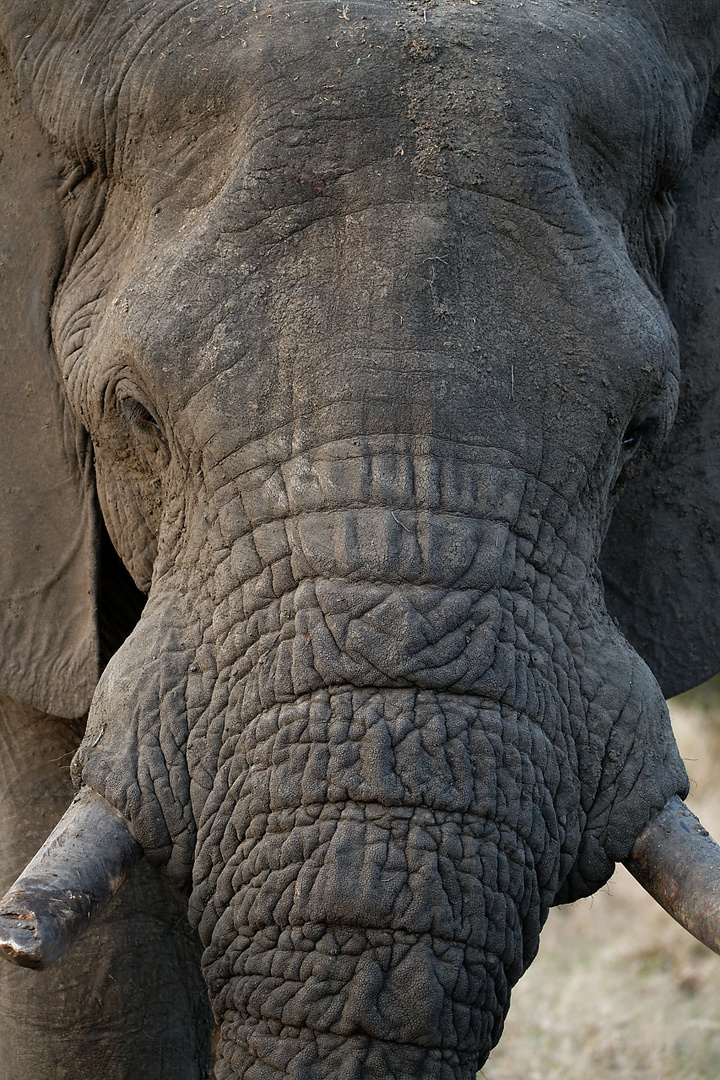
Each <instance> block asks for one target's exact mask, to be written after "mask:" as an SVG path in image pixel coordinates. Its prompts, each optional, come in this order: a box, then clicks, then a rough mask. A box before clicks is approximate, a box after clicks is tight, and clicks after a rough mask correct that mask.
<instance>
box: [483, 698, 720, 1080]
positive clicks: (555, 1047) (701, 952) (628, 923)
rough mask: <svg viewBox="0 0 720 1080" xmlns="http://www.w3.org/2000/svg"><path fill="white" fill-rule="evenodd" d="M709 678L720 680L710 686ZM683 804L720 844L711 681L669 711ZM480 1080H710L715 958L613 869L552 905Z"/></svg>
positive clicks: (719, 986) (719, 991)
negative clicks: (605, 878) (573, 899)
mask: <svg viewBox="0 0 720 1080" xmlns="http://www.w3.org/2000/svg"><path fill="white" fill-rule="evenodd" d="M719 678H720V677H719ZM670 711H671V715H672V718H673V725H674V727H675V733H676V736H677V740H678V745H679V746H680V752H681V753H682V755H683V757H684V758H685V762H686V764H687V769H688V773H689V774H690V778H691V794H690V798H689V799H688V805H689V806H690V807H691V809H692V810H693V811H694V812H695V813H696V814H697V815H698V817H700V819H701V820H702V822H703V824H704V825H705V826H706V827H707V828H708V829H709V830H710V831H711V832H712V833H713V835H714V836H715V837H716V838H717V839H718V840H720V682H719V681H718V679H716V680H713V681H712V682H711V683H706V684H705V686H704V687H701V688H699V689H698V690H694V691H692V692H691V693H689V694H684V695H683V696H682V697H679V698H675V699H674V700H673V701H672V702H671V703H670ZM478 1078H479V1080H631V1078H632V1080H640V1078H648V1080H719V1078H720V956H715V955H714V954H713V953H711V952H710V951H709V950H708V949H706V948H705V947H704V946H703V945H700V944H699V943H698V942H696V941H695V940H694V939H693V938H692V937H690V935H689V934H687V933H686V932H685V931H684V930H682V929H681V927H679V926H678V925H677V924H676V923H675V922H674V921H673V920H672V919H671V918H670V916H669V915H666V914H665V912H664V911H662V910H661V909H660V908H659V907H658V906H657V905H656V904H655V903H654V901H652V900H651V899H650V897H649V896H648V895H647V894H646V893H645V892H644V891H643V890H642V889H641V888H640V886H639V885H638V884H637V883H636V882H635V881H634V879H633V878H631V877H630V875H629V874H628V873H627V871H626V870H625V869H623V868H622V867H620V868H619V869H618V870H617V871H616V873H615V876H614V877H613V879H612V881H611V882H610V883H609V885H607V886H606V887H605V889H604V890H602V891H601V892H600V893H598V894H596V895H595V896H594V897H591V898H590V899H589V900H583V901H579V902H578V903H576V904H572V905H569V906H568V907H564V908H555V909H553V911H551V913H550V918H549V919H548V922H547V924H546V926H545V929H544V931H543V934H542V937H541V940H540V952H539V955H538V958H537V960H536V961H535V963H534V964H533V965H532V967H531V968H530V970H529V971H528V973H527V974H526V975H525V977H524V978H523V979H522V981H521V982H520V983H519V985H518V986H517V987H516V988H515V991H514V993H513V1003H512V1006H511V1008H510V1014H509V1016H508V1019H507V1022H506V1025H505V1034H504V1035H503V1038H502V1041H501V1042H500V1044H499V1046H498V1048H497V1049H496V1050H495V1051H494V1053H493V1054H492V1056H491V1057H490V1060H489V1061H488V1063H487V1065H486V1066H485V1068H484V1069H483V1070H482V1072H480V1073H479V1074H478Z"/></svg>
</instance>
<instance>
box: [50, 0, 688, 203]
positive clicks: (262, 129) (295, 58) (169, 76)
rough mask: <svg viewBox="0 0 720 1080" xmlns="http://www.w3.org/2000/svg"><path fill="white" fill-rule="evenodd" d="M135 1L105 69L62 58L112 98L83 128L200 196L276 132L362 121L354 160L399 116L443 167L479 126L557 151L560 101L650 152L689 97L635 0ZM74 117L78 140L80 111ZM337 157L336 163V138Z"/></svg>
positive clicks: (92, 147)
mask: <svg viewBox="0 0 720 1080" xmlns="http://www.w3.org/2000/svg"><path fill="white" fill-rule="evenodd" d="M121 8H122V11H121V10H120V9H121ZM130 8H131V9H133V8H134V9H136V10H134V11H131V12H130V13H129V14H128V12H127V11H126V5H121V4H110V5H108V6H107V8H106V9H105V11H104V12H103V13H102V14H101V15H100V16H99V17H98V19H97V20H96V23H95V26H94V29H93V31H92V32H91V35H90V38H89V41H88V45H87V48H88V50H89V55H90V59H89V60H88V59H87V56H86V54H85V52H84V51H82V53H80V51H79V52H78V55H77V56H68V55H67V50H66V49H65V50H62V49H60V48H58V49H57V51H56V53H55V54H54V55H55V57H56V59H55V62H56V63H57V64H58V65H60V64H62V65H63V72H64V73H66V72H67V71H72V72H75V75H76V77H77V78H76V81H77V82H78V92H79V94H80V95H81V96H82V97H83V98H87V96H88V95H92V96H93V97H94V98H95V99H96V100H95V102H94V104H93V105H92V106H91V105H90V103H89V102H88V103H87V106H88V107H87V108H86V109H83V110H81V120H80V124H81V126H82V125H84V124H90V125H96V127H93V128H92V130H88V131H87V133H86V143H87V152H88V153H90V155H91V156H93V155H95V156H97V154H98V153H99V154H100V155H101V157H104V158H105V160H104V161H102V162H101V164H102V165H104V167H105V169H106V170H107V171H108V172H113V171H118V170H120V171H122V172H123V174H124V175H126V176H127V177H131V178H132V177H135V178H137V177H138V176H139V175H141V176H143V178H144V179H145V180H146V181H147V182H148V183H150V182H152V184H154V185H155V186H156V187H157V188H161V187H162V184H163V180H164V181H165V182H166V184H167V185H168V189H169V190H176V189H177V186H178V181H179V180H180V181H182V180H184V179H185V177H186V176H187V175H189V174H192V183H193V185H195V187H194V193H195V197H196V198H197V197H200V195H199V189H200V188H202V185H203V183H204V184H205V185H206V187H205V189H204V196H205V197H207V194H208V187H207V185H209V187H210V188H212V187H213V185H214V186H215V187H217V185H218V184H221V183H222V177H223V175H224V170H223V162H222V161H219V160H218V161H216V162H215V167H214V168H212V169H208V168H207V167H206V165H207V154H208V153H210V152H213V151H214V152H216V153H218V152H219V153H221V154H222V155H223V157H224V158H225V164H227V159H228V155H230V157H232V155H233V154H234V153H237V151H238V147H240V146H242V148H243V151H244V152H246V151H247V148H248V144H250V145H255V146H256V147H257V146H260V147H261V149H260V155H261V156H262V154H263V153H264V149H265V147H264V145H263V144H264V143H265V141H266V139H267V137H268V133H269V132H272V130H273V128H274V129H275V130H278V129H279V130H282V131H283V132H284V133H285V134H286V135H289V134H290V133H291V132H295V131H297V130H298V129H303V128H304V129H305V136H304V138H306V139H308V140H309V142H310V143H312V138H311V134H312V129H313V128H317V125H318V123H321V122H325V121H328V120H330V121H335V122H336V123H337V127H338V132H340V133H342V132H343V124H342V121H343V120H347V119H350V118H352V119H353V122H357V119H358V117H361V116H362V115H363V114H364V115H365V116H366V117H367V118H369V119H371V120H373V121H374V122H375V126H374V129H373V132H372V133H371V130H370V127H368V129H367V130H366V131H363V132H362V138H360V139H358V138H357V137H356V138H355V139H354V140H351V141H350V142H349V143H346V145H345V146H344V147H343V148H342V149H343V155H344V156H345V157H347V156H348V155H350V156H352V155H353V154H354V153H358V152H359V153H362V152H364V151H365V150H366V149H370V150H372V149H373V147H372V143H373V141H375V143H376V144H377V145H376V146H375V150H377V148H378V145H380V144H385V143H388V142H392V141H393V139H395V137H396V135H397V132H395V131H393V121H395V122H401V123H402V125H403V126H404V129H405V135H406V138H407V139H408V140H411V141H412V142H413V143H414V147H413V152H414V153H416V154H419V155H420V158H421V160H422V161H423V162H424V163H425V165H426V166H427V164H428V163H429V162H430V161H431V160H432V159H433V158H434V157H436V156H437V155H438V153H439V152H440V151H442V150H443V149H445V150H449V151H450V152H451V153H452V152H453V151H454V152H463V153H467V152H468V151H475V152H477V151H478V150H479V147H472V146H468V145H462V142H463V141H464V142H466V143H467V141H468V140H469V139H470V138H471V136H472V134H473V133H476V134H481V137H482V139H484V140H485V139H488V138H492V137H494V136H497V135H499V134H501V133H505V134H506V135H507V133H508V132H511V133H512V132H515V133H520V132H521V133H522V134H523V135H524V136H525V137H528V136H529V137H531V138H532V137H533V133H534V135H535V136H536V137H541V138H542V141H543V142H544V143H545V144H547V136H548V134H549V131H550V128H552V127H553V125H555V126H556V125H557V115H556V109H557V108H560V109H561V110H563V111H564V112H567V111H568V110H569V111H570V112H573V111H580V112H582V111H583V110H585V111H592V112H593V113H594V115H595V122H596V124H597V125H598V126H599V127H601V128H602V129H603V135H604V141H605V142H610V143H611V144H612V143H615V145H613V146H611V149H612V151H613V153H615V154H617V153H620V154H622V153H623V152H625V151H626V150H627V148H628V147H630V148H631V150H632V151H634V152H639V151H640V149H641V148H642V147H647V145H648V143H649V142H652V139H651V138H649V135H652V132H651V131H649V128H652V127H653V123H652V122H649V121H652V118H656V117H657V114H658V111H659V110H660V108H661V107H662V106H663V105H666V106H667V104H668V101H671V100H672V98H673V95H674V96H676V97H677V96H678V94H677V91H678V85H676V84H675V83H674V82H673V80H672V78H671V76H670V75H669V74H668V73H667V70H666V71H665V73H664V74H662V75H658V72H659V70H660V68H661V67H662V64H663V59H664V62H665V64H664V66H665V69H668V68H669V65H668V64H667V57H663V54H662V50H661V48H660V46H659V44H658V42H657V41H656V40H655V39H654V38H653V36H652V33H650V32H648V27H647V26H646V25H644V24H643V22H642V18H641V14H640V12H638V13H636V15H635V17H633V12H632V8H630V10H628V8H627V7H626V6H625V5H623V8H622V11H620V12H617V11H615V10H603V9H600V8H599V7H598V5H597V4H595V3H590V2H582V3H578V4H573V5H568V4H566V3H562V2H560V0H541V2H538V3H535V4H532V5H508V4H497V3H491V4H486V3H482V4H479V3H472V2H469V0H468V2H465V0H462V2H461V0H442V2H441V3H439V4H437V5H434V6H432V7H429V6H428V7H426V8H424V9H422V10H417V11H416V10H414V9H413V8H411V7H408V5H406V4H405V3H400V2H399V0H382V2H380V0H354V2H353V3H349V4H338V3H337V2H336V0H329V2H327V0H288V2H278V0H260V2H258V3H254V4H253V5H252V6H251V5H250V4H228V5H217V4H215V3H208V2H206V0H199V2H197V3H193V4H183V5H181V6H179V7H178V6H176V5H168V6H167V7H165V6H163V10H162V11H160V12H158V11H157V9H156V7H155V5H147V4H142V5H141V4H139V3H137V0H136V2H135V3H132V4H131V5H130ZM646 17H647V16H646ZM110 43H112V47H111V46H110ZM91 46H92V49H91ZM75 69H77V70H75ZM67 77H68V76H67V74H65V78H66V79H67ZM675 82H677V79H676V81H675ZM72 97H73V95H68V99H69V100H70V99H72ZM679 97H680V98H682V97H683V93H682V88H681V87H680V94H679ZM98 98H99V99H101V100H100V101H98V100H97V99H98ZM630 106H632V107H630ZM65 112H67V115H64V114H65ZM59 120H60V122H61V125H62V126H65V125H67V127H68V129H69V132H72V135H73V139H72V140H70V145H72V144H73V141H74V140H75V139H76V137H77V134H78V127H77V105H76V103H74V104H73V110H72V115H70V110H69V108H68V106H64V107H63V115H61V116H60V117H59ZM378 121H380V123H378ZM98 125H99V127H97V126H98ZM96 128H97V129H96ZM99 128H104V130H103V131H101V130H99ZM59 134H60V133H59ZM61 137H62V136H61ZM339 137H340V138H343V135H342V134H340V135H339ZM327 138H328V131H327V126H326V125H325V127H324V129H323V132H322V139H321V142H323V140H327ZM448 139H449V141H450V145H449V146H447V145H444V144H445V143H446V142H447V141H448ZM453 140H456V141H457V140H459V144H458V145H457V146H456V145H455V144H454V142H453ZM326 148H327V150H328V152H329V157H331V158H335V159H337V158H338V153H337V148H335V147H333V146H332V143H331V144H329V145H327V144H326ZM407 149H409V147H408V148H406V152H407ZM276 150H277V147H275V151H276ZM523 156H527V146H526V147H525V153H524V155H523ZM163 162H164V164H163ZM170 165H172V168H169V167H167V166H170ZM203 165H205V167H203ZM266 165H268V167H271V166H270V163H269V162H267V161H266ZM163 174H164V175H163Z"/></svg>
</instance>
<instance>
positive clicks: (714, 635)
mask: <svg viewBox="0 0 720 1080" xmlns="http://www.w3.org/2000/svg"><path fill="white" fill-rule="evenodd" d="M695 143H696V146H695V155H694V158H693V161H692V163H691V167H690V169H689V170H688V173H687V174H686V176H685V178H684V180H683V182H682V185H681V187H680V189H679V190H678V192H677V202H678V213H677V222H676V227H675V231H674V233H673V237H672V239H671V242H670V247H669V250H668V251H667V254H666V259H665V266H664V271H663V276H664V292H665V298H666V302H667V305H668V309H669V311H670V315H671V317H672V319H673V322H674V324H675V326H676V327H677V331H678V336H679V340H680V354H681V370H682V374H681V386H680V405H679V409H678V415H677V419H676V421H675V424H674V426H673V428H672V430H671V432H670V435H669V437H668V440H667V442H666V443H665V444H664V445H663V446H662V447H661V448H660V450H659V452H658V454H657V455H656V457H655V459H654V460H651V461H650V462H649V463H648V465H647V466H646V467H645V470H644V472H643V473H642V474H641V475H640V476H638V477H636V478H635V479H634V480H633V481H632V482H631V483H630V484H629V485H628V487H627V488H626V489H625V491H624V492H623V494H622V496H621V498H620V500H619V502H618V505H617V507H616V509H615V512H614V514H613V518H612V522H611V524H610V529H609V532H608V535H607V538H606V541H605V545H604V548H603V552H602V556H601V567H602V573H603V578H604V580H605V595H606V600H607V606H608V610H609V612H610V614H611V615H613V616H614V617H615V619H616V621H617V622H618V624H619V625H620V628H621V629H622V631H623V633H624V634H625V635H626V637H627V638H628V640H629V641H630V643H631V644H632V645H633V646H634V647H635V649H636V650H637V651H638V652H639V653H640V655H641V656H642V657H643V658H644V659H645V660H646V661H647V663H648V665H649V666H650V668H651V670H652V671H653V673H654V674H655V676H656V678H657V680H658V682H659V683H660V685H661V687H662V689H663V691H664V693H665V696H666V697H672V696H673V695H675V694H679V693H682V692H683V691H684V690H688V689H690V688H691V687H692V686H696V685H697V684H698V683H701V682H704V681H705V680H706V679H709V678H710V677H711V676H713V675H715V674H717V673H718V672H719V671H720V80H719V79H718V78H717V77H716V79H715V83H714V88H713V90H712V92H711V95H710V98H709V100H708V104H707V107H706V109H705V113H704V116H703V120H702V122H701V124H700V126H699V128H698V130H697V131H696V137H695Z"/></svg>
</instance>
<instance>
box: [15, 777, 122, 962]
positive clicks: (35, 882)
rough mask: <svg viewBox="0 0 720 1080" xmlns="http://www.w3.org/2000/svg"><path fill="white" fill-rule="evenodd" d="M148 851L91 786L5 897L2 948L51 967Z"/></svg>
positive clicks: (18, 958)
mask: <svg viewBox="0 0 720 1080" xmlns="http://www.w3.org/2000/svg"><path fill="white" fill-rule="evenodd" d="M141 854H142V851H141V848H140V845H139V844H138V842H137V841H136V839H135V837H134V836H133V834H132V832H131V830H130V825H129V824H128V822H127V821H126V820H125V818H124V817H123V816H122V814H120V813H118V811H117V810H116V809H115V808H114V807H112V806H111V805H110V803H109V802H107V801H106V800H105V799H103V797H102V796H101V795H98V794H97V793H96V792H94V791H92V790H91V789H90V788H87V787H86V788H83V789H82V790H81V791H80V792H79V793H78V794H77V795H76V796H75V798H74V799H73V801H72V803H71V804H70V806H69V807H68V809H67V811H66V812H65V814H64V815H63V816H62V818H61V819H60V821H59V822H58V824H57V825H56V826H55V828H54V829H53V831H52V832H51V833H50V836H49V837H48V838H47V840H46V841H45V843H44V844H43V846H42V847H41V848H40V850H39V851H38V853H37V855H36V856H35V857H34V859H32V861H31V862H30V863H29V864H28V865H27V866H26V868H25V869H24V870H23V872H22V874H21V875H20V877H19V878H18V879H17V881H16V882H15V884H14V885H13V886H12V887H11V888H10V889H9V890H8V892H7V893H6V894H5V896H3V897H2V899H0V952H2V953H4V955H5V956H6V957H7V959H8V960H11V961H12V962H13V963H15V964H19V965H20V966H21V967H29V968H38V969H42V968H47V967H49V966H50V965H51V964H52V963H54V962H55V960H57V959H58V958H59V957H60V956H62V955H63V953H65V952H66V951H67V950H68V949H69V948H70V946H71V945H72V944H73V943H74V942H75V941H77V939H78V938H79V937H80V935H81V934H82V933H83V932H84V931H85V930H86V929H87V927H88V926H89V925H90V922H91V921H92V918H93V916H94V915H95V913H96V912H97V910H98V908H99V907H100V906H101V904H103V903H104V901H106V900H109V899H110V897H111V896H112V895H113V894H114V893H115V892H117V890H118V889H119V888H120V886H121V885H122V883H123V881H124V880H125V877H126V876H127V873H128V871H129V870H130V868H131V867H132V866H133V865H134V863H136V862H137V861H138V860H139V859H140V857H141Z"/></svg>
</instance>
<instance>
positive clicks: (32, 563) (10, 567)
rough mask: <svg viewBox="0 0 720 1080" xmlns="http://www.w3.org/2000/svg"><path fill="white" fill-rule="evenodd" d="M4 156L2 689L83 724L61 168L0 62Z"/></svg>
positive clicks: (82, 572)
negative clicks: (62, 378)
mask: <svg viewBox="0 0 720 1080" xmlns="http://www.w3.org/2000/svg"><path fill="white" fill-rule="evenodd" d="M0 155H1V156H0V199H1V200H2V207H3V212H2V216H0V690H2V692H4V693H6V694H8V695H10V696H11V697H14V698H17V699H18V700H20V701H23V702H26V703H28V704H31V705H34V706H35V707H36V708H39V709H42V710H43V711H45V712H50V713H53V714H55V715H58V716H64V717H78V716H81V715H83V713H85V712H86V711H87V708H88V705H89V703H90V699H91V697H92V693H93V690H94V688H95V684H96V682H97V679H98V674H99V671H98V665H99V656H98V654H99V645H98V631H97V619H96V595H97V576H98V555H97V550H98V543H97V540H96V537H97V515H96V510H95V494H94V483H93V472H92V454H91V450H90V448H89V446H88V443H87V439H86V437H85V435H84V433H83V432H82V431H81V430H79V429H78V427H77V425H76V424H75V422H74V421H73V420H72V419H71V417H70V415H69V413H68V411H67V408H66V406H65V402H64V397H63V394H62V391H61V388H60V386H59V379H58V375H57V371H56V367H55V363H54V358H53V354H52V348H51V345H50V329H49V311H50V303H51V299H52V293H53V287H54V282H55V281H56V279H57V276H58V273H59V271H60V268H61V265H62V254H63V250H64V242H63V229H62V224H61V219H60V203H59V195H58V184H59V180H58V172H57V166H56V165H54V163H53V160H52V157H51V153H50V149H49V146H48V144H47V140H46V139H45V137H44V135H43V134H42V132H41V131H40V129H39V127H38V125H37V123H36V122H35V120H34V119H33V117H32V115H31V113H30V111H29V109H28V108H27V106H26V105H25V103H24V101H23V100H22V99H21V97H20V95H19V93H18V91H17V87H16V86H15V84H14V81H13V79H12V77H11V75H10V73H9V71H8V65H7V61H6V59H5V57H4V56H2V55H0Z"/></svg>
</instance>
